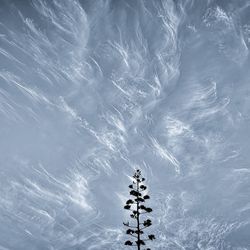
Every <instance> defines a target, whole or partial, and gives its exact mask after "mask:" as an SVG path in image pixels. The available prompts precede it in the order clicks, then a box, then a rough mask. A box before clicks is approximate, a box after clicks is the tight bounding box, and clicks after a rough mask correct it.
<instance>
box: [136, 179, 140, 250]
mask: <svg viewBox="0 0 250 250" xmlns="http://www.w3.org/2000/svg"><path fill="white" fill-rule="evenodd" d="M136 182H137V183H136V184H137V185H136V189H137V192H139V182H138V180H136ZM138 198H139V196H138V194H137V202H136V212H137V217H136V220H137V232H138V233H137V240H138V244H137V249H138V250H140V249H141V244H140V219H139V216H140V215H139V201H138Z"/></svg>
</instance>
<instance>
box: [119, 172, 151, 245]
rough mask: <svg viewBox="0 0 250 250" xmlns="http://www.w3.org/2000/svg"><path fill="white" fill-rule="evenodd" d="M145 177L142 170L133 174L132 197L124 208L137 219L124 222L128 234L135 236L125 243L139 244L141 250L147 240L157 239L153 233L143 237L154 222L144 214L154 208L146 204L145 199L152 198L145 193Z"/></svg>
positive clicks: (130, 186)
mask: <svg viewBox="0 0 250 250" xmlns="http://www.w3.org/2000/svg"><path fill="white" fill-rule="evenodd" d="M144 181H145V178H143V177H142V175H141V171H140V170H139V169H138V170H136V172H135V174H134V175H133V184H131V185H129V186H128V187H129V188H130V189H131V191H130V195H131V196H132V197H131V199H129V200H127V202H126V205H125V206H124V209H127V210H129V211H131V214H130V217H131V218H132V219H133V220H134V221H135V223H133V224H130V223H129V222H126V223H123V225H124V226H126V228H127V231H126V234H128V235H130V236H131V237H133V238H134V240H127V241H126V242H125V245H127V246H137V249H138V250H140V249H141V246H145V245H146V241H151V240H155V236H154V235H153V234H149V235H147V237H143V236H142V235H144V231H143V230H144V229H146V228H148V227H150V226H151V225H152V222H151V220H150V219H143V220H142V217H141V216H143V215H145V214H147V213H151V212H152V211H153V210H152V208H150V207H146V206H145V205H144V203H145V201H146V200H148V199H150V197H149V195H147V194H143V193H144V192H145V190H146V189H147V187H146V186H145V185H144V184H143V182H144ZM145 250H150V248H145Z"/></svg>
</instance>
